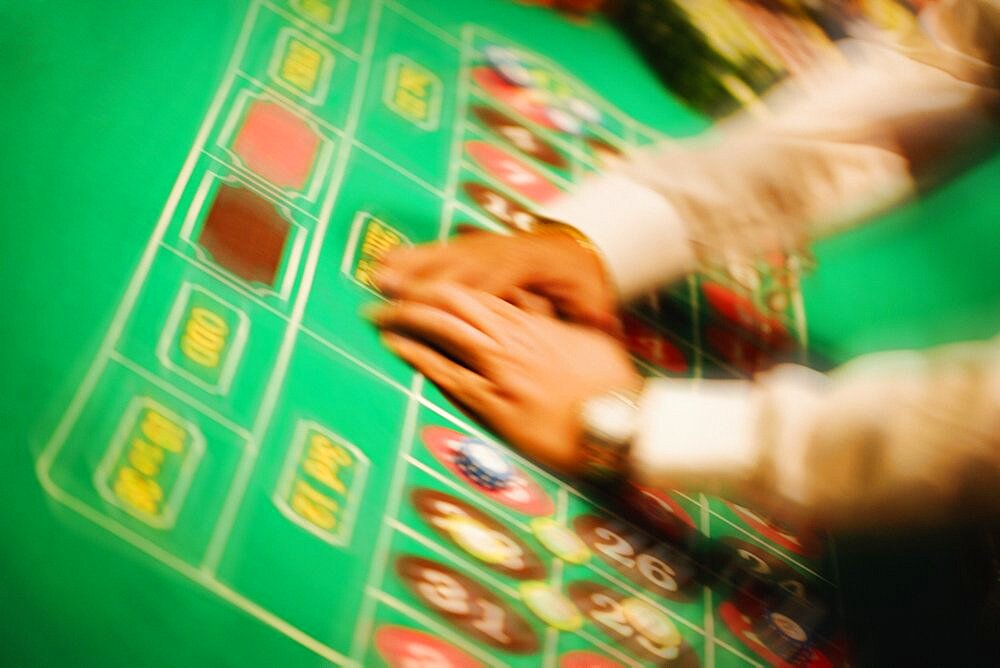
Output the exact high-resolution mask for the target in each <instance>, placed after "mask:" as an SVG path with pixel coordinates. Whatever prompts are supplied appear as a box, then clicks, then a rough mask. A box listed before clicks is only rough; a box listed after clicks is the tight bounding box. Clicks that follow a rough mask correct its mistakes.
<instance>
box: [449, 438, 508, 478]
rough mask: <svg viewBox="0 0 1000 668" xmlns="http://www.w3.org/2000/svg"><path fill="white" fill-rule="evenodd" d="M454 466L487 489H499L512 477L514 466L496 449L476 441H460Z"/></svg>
mask: <svg viewBox="0 0 1000 668" xmlns="http://www.w3.org/2000/svg"><path fill="white" fill-rule="evenodd" d="M456 464H457V465H458V467H459V469H461V470H462V472H463V473H465V474H466V475H467V476H469V477H470V478H472V480H473V481H475V482H476V483H478V484H480V485H482V486H483V487H486V488H488V489H499V488H501V487H503V486H504V485H506V484H507V483H508V482H509V481H510V479H511V478H512V477H513V476H514V466H513V465H512V464H511V463H510V461H508V460H507V457H505V456H504V454H503V453H502V452H501V451H500V450H499V449H498V448H496V447H494V446H492V445H490V444H489V443H484V442H483V441H479V440H476V439H466V440H465V441H462V444H461V445H460V446H459V448H458V457H457V459H456Z"/></svg>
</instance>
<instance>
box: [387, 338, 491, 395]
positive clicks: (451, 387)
mask: <svg viewBox="0 0 1000 668" xmlns="http://www.w3.org/2000/svg"><path fill="white" fill-rule="evenodd" d="M382 340H383V341H384V342H385V345H386V346H388V347H389V349H390V350H392V351H393V352H395V353H396V354H397V355H399V356H400V357H401V358H402V359H403V360H404V361H405V362H407V363H408V364H410V365H411V366H412V367H413V368H414V369H416V370H417V371H419V372H420V373H422V374H424V375H425V376H427V378H429V379H430V380H431V382H433V383H434V384H436V385H437V386H438V387H440V388H441V389H442V390H443V391H444V392H445V393H446V394H449V395H451V396H452V397H453V398H454V399H456V400H457V401H458V402H459V403H461V404H464V405H466V406H468V407H469V408H471V409H472V410H474V411H477V412H481V413H488V412H489V411H490V409H491V408H492V407H493V406H494V404H495V403H496V401H497V396H496V393H495V392H493V388H494V386H493V383H492V382H490V381H489V380H488V379H486V378H484V377H483V376H481V375H479V374H478V373H476V372H475V371H473V370H471V369H469V368H466V367H465V366H462V365H461V364H459V363H457V362H455V361H454V360H451V359H448V357H446V356H445V355H443V354H441V353H440V352H438V351H437V350H434V349H433V348H431V347H430V346H428V345H426V344H424V343H421V342H420V341H415V340H413V339H410V338H407V337H405V336H403V335H401V334H397V333H395V332H384V333H383V334H382Z"/></svg>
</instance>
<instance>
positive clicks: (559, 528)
mask: <svg viewBox="0 0 1000 668" xmlns="http://www.w3.org/2000/svg"><path fill="white" fill-rule="evenodd" d="M531 531H532V532H533V533H534V534H535V538H537V539H538V542H539V543H541V544H542V545H543V546H544V547H545V549H547V550H548V551H549V552H551V553H552V554H554V555H556V556H557V557H559V558H560V559H562V560H563V561H568V562H569V563H571V564H585V563H587V561H588V560H589V559H590V548H588V547H587V544H586V543H584V542H583V540H582V539H581V538H580V537H579V536H577V535H576V534H575V533H573V531H571V530H570V529H569V528H567V527H565V526H563V525H562V524H560V523H559V522H556V521H555V520H554V519H552V518H551V517H536V518H535V519H533V520H532V521H531Z"/></svg>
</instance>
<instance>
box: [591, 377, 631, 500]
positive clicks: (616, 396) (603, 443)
mask: <svg viewBox="0 0 1000 668" xmlns="http://www.w3.org/2000/svg"><path fill="white" fill-rule="evenodd" d="M641 394H642V392H641V390H615V391H613V392H605V393H604V394H599V395H597V396H596V397H592V398H590V399H587V400H586V401H584V402H583V404H581V406H580V424H581V425H582V426H583V436H582V443H581V445H582V448H581V450H582V454H583V462H582V464H583V466H582V471H581V474H582V476H583V478H584V479H585V480H587V481H588V482H591V483H593V484H595V485H598V486H603V487H608V486H614V485H617V484H619V483H621V482H623V481H624V480H625V478H626V477H627V476H628V455H629V452H630V450H631V448H632V441H633V440H635V437H636V434H637V433H638V430H639V397H640V396H641Z"/></svg>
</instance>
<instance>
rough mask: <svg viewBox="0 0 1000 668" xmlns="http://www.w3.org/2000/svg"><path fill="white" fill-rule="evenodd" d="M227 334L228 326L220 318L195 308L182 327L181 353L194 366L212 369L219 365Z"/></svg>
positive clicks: (198, 307)
mask: <svg viewBox="0 0 1000 668" xmlns="http://www.w3.org/2000/svg"><path fill="white" fill-rule="evenodd" d="M228 334H229V325H228V324H226V321H225V320H223V319H222V317H221V316H219V315H218V314H217V313H213V312H212V311H210V310H208V309H207V308H203V307H201V306H196V307H194V308H193V309H191V315H190V316H189V317H188V321H187V324H186V325H185V327H184V335H183V336H182V337H181V343H180V346H181V352H183V353H184V354H185V355H186V356H187V357H188V359H190V360H191V361H192V362H194V363H195V364H199V365H201V366H204V367H208V368H210V369H214V368H215V367H217V366H218V365H219V361H220V359H221V355H222V350H223V349H224V348H225V347H226V336H227V335H228Z"/></svg>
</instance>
